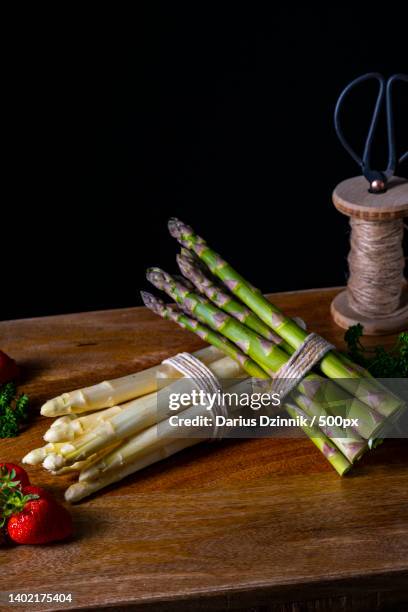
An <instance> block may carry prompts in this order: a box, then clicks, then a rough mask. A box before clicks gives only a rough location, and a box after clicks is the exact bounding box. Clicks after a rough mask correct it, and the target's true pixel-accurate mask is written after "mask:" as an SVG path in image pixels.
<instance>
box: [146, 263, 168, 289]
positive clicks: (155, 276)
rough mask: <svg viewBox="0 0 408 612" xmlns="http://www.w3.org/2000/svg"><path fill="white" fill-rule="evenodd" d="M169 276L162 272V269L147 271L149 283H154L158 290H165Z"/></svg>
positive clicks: (149, 269)
mask: <svg viewBox="0 0 408 612" xmlns="http://www.w3.org/2000/svg"><path fill="white" fill-rule="evenodd" d="M166 277H167V274H166V273H165V272H163V270H160V268H148V270H146V278H147V280H148V281H149V283H152V285H154V286H155V287H157V289H163V288H164V285H165V284H166V282H168V278H166Z"/></svg>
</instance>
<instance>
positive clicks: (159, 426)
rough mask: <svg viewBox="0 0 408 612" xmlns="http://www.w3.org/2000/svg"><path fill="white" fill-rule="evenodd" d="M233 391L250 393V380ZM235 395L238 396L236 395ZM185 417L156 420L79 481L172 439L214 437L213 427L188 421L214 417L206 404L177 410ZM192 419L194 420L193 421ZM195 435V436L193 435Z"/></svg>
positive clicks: (136, 457)
mask: <svg viewBox="0 0 408 612" xmlns="http://www.w3.org/2000/svg"><path fill="white" fill-rule="evenodd" d="M229 391H230V392H231V393H233V394H237V397H238V396H239V395H240V393H241V392H243V391H245V392H248V386H247V381H243V382H240V383H237V384H234V385H233V386H232V387H231V388H230V389H229ZM232 397H234V396H232ZM240 410H241V407H240V406H239V405H238V406H234V405H232V406H229V407H228V412H229V413H231V414H232V412H235V411H237V413H238V412H239V411H240ZM174 415H175V416H176V417H181V418H182V419H183V421H182V422H180V424H179V425H178V426H173V425H172V424H171V419H170V418H167V419H165V420H163V421H161V422H160V423H155V424H154V425H152V427H149V428H148V429H145V430H144V431H142V432H140V433H138V434H136V435H134V436H132V437H130V438H129V439H128V440H127V441H126V442H125V443H124V444H122V445H120V446H119V447H117V448H115V449H114V450H113V451H112V452H111V453H108V454H106V455H104V456H103V457H102V459H100V460H99V461H97V462H94V463H93V464H92V465H91V466H90V467H89V468H87V469H85V470H82V471H81V473H80V475H79V480H80V481H82V480H87V481H90V480H94V479H97V478H100V477H101V476H102V474H103V473H105V472H107V471H111V470H116V469H118V468H120V467H121V466H123V465H126V464H128V463H134V461H136V460H137V459H139V458H140V457H142V456H143V455H146V454H147V453H150V452H152V451H155V450H157V449H159V448H161V447H162V446H166V444H168V443H169V441H172V440H174V439H179V438H189V437H193V438H196V437H200V438H204V437H207V438H208V437H210V436H211V435H212V431H211V428H210V429H209V428H208V427H204V426H203V427H197V426H195V427H192V426H191V425H189V424H188V423H187V424H185V423H186V421H185V419H194V418H196V417H211V416H212V412H211V411H210V410H208V407H207V406H206V405H205V404H199V405H193V406H190V408H186V409H185V410H183V411H182V412H180V413H173V416H174ZM190 422H191V421H190ZM192 434H193V435H192Z"/></svg>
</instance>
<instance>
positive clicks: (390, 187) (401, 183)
mask: <svg viewBox="0 0 408 612" xmlns="http://www.w3.org/2000/svg"><path fill="white" fill-rule="evenodd" d="M367 185H368V183H367V181H366V179H365V178H364V177H363V176H356V177H353V178H350V179H346V180H345V181H342V182H341V183H339V184H338V185H337V186H336V188H335V189H334V191H333V204H334V205H335V207H336V208H337V210H339V211H340V212H341V213H343V214H344V215H347V216H348V217H349V220H350V227H351V236H350V243H351V247H350V252H349V255H348V264H349V278H348V283H347V289H346V290H345V291H342V292H341V293H339V294H337V295H336V296H335V298H334V299H333V301H332V303H331V307H330V310H331V314H332V317H333V319H334V321H335V322H336V323H337V324H338V325H340V327H343V328H344V329H347V328H348V327H350V325H355V324H356V323H360V324H361V325H362V326H363V328H364V333H365V334H368V335H378V334H390V333H394V332H398V331H402V330H405V329H408V283H407V282H406V280H405V278H404V268H405V258H404V252H403V238H404V228H406V225H404V218H406V217H408V181H407V179H403V178H400V177H397V176H393V177H391V178H390V179H389V181H388V183H387V190H386V191H384V192H382V193H372V192H371V191H369V189H368V186H367Z"/></svg>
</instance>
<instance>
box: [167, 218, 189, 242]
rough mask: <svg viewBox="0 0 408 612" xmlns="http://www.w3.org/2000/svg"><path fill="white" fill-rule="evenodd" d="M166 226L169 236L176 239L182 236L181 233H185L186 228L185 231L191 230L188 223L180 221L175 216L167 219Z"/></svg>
mask: <svg viewBox="0 0 408 612" xmlns="http://www.w3.org/2000/svg"><path fill="white" fill-rule="evenodd" d="M168 228H169V232H170V236H172V237H173V238H176V239H177V240H179V239H180V238H182V235H183V234H185V233H186V230H187V232H188V230H190V231H191V232H192V229H191V228H190V227H189V226H188V225H186V224H185V223H183V222H182V221H180V219H177V217H171V218H170V219H169V223H168Z"/></svg>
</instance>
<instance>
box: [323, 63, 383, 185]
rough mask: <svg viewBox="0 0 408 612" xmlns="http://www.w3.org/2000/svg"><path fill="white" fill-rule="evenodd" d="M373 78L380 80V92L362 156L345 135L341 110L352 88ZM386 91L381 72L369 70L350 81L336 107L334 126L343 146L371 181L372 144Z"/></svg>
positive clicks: (372, 178)
mask: <svg viewBox="0 0 408 612" xmlns="http://www.w3.org/2000/svg"><path fill="white" fill-rule="evenodd" d="M373 79H374V80H376V81H377V82H378V85H379V87H378V94H377V99H376V101H375V106H374V110H373V114H372V117H371V122H370V127H369V129H368V134H367V138H366V141H365V144H364V151H363V155H362V157H360V156H359V155H358V154H357V153H356V152H355V151H354V149H353V148H352V147H351V146H350V144H349V143H348V142H347V140H346V137H345V136H344V132H343V129H342V127H341V123H340V111H341V109H342V106H343V102H344V99H345V98H346V96H347V95H348V94H349V93H350V91H351V90H352V89H354V88H355V87H356V86H357V85H359V84H360V83H363V82H365V81H369V80H373ZM384 91H385V80H384V77H383V76H382V75H381V74H379V73H378V72H369V73H367V74H363V75H362V76H359V77H357V78H356V79H354V81H351V83H349V84H348V85H347V86H346V87H345V88H344V89H343V91H342V92H341V94H340V96H339V99H338V100H337V103H336V107H335V109H334V127H335V130H336V134H337V137H338V139H339V140H340V142H341V144H342V145H343V147H344V148H345V149H346V151H347V152H348V154H349V155H350V156H351V157H352V158H353V159H354V161H355V162H356V163H357V164H358V165H359V166H360V167H361V169H362V171H363V174H364V176H365V177H366V178H367V180H369V181H370V182H371V181H372V180H374V177H373V176H372V173H371V171H370V152H371V145H372V142H373V138H374V134H375V129H376V127H377V123H378V119H379V116H380V110H381V105H382V102H383V99H384ZM368 173H369V174H370V176H367V174H368ZM379 174H381V176H378V177H377V176H376V178H381V179H384V178H385V177H384V176H382V173H379Z"/></svg>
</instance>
